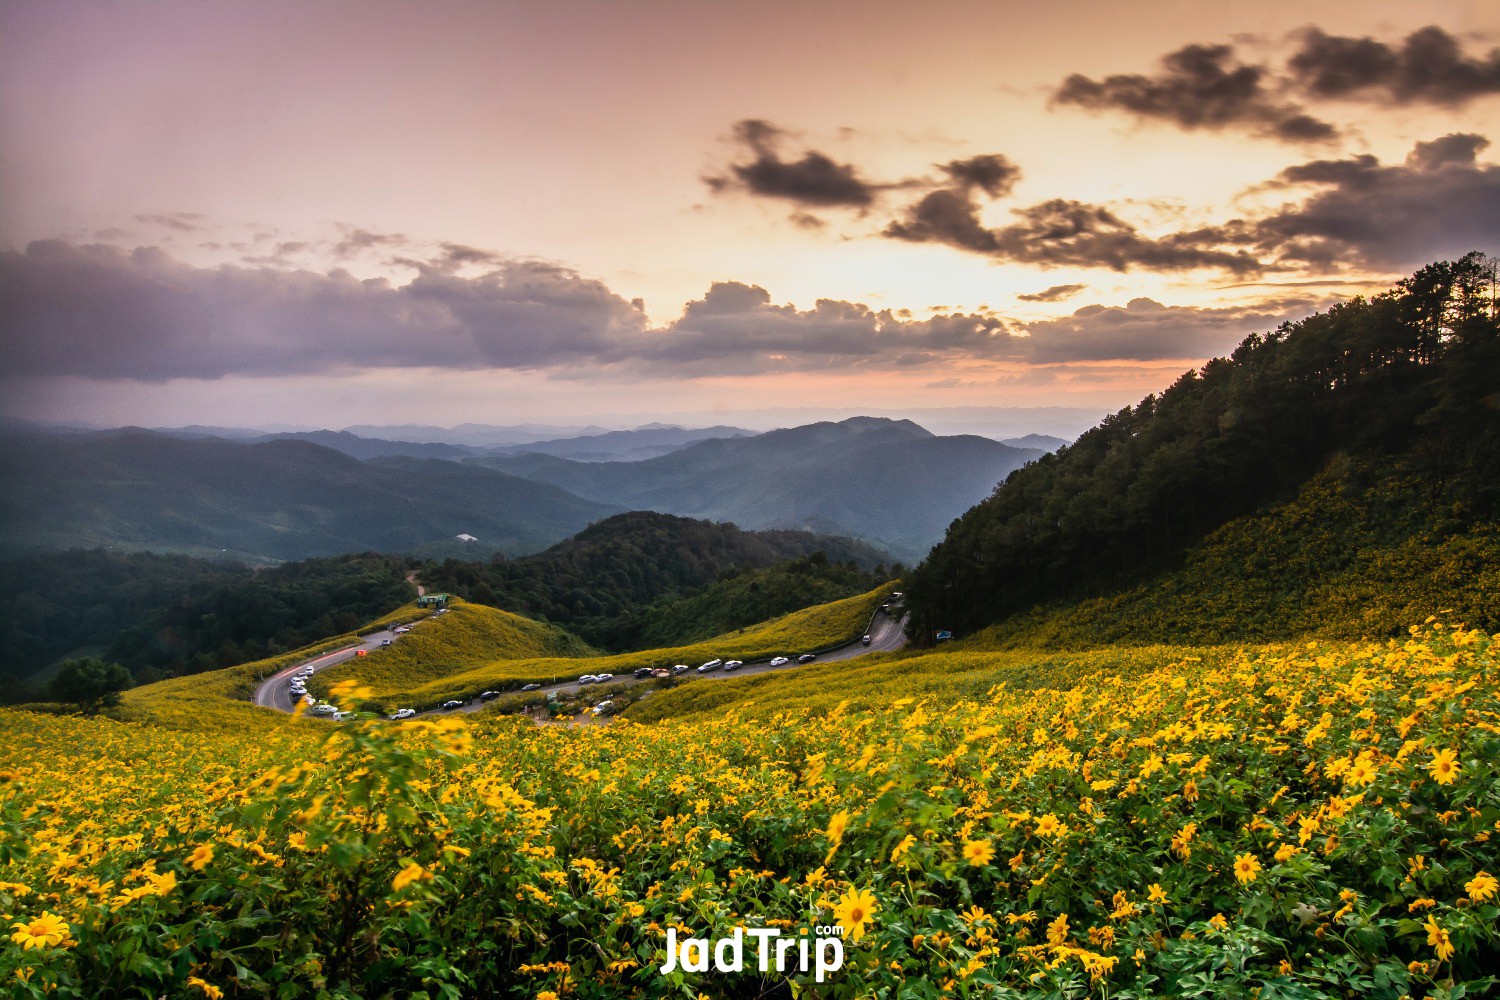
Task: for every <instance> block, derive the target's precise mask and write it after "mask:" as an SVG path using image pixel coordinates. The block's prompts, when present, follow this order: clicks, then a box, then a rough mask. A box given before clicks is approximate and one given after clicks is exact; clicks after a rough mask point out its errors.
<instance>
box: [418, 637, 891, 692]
mask: <svg viewBox="0 0 1500 1000" xmlns="http://www.w3.org/2000/svg"><path fill="white" fill-rule="evenodd" d="M905 623H906V619H905V618H901V619H895V618H891V617H889V616H887V615H885V614H883V613H881V614H877V615H876V616H875V623H874V624H873V625H871V626H870V632H869V635H870V644H869V645H868V646H866V645H865V644H864V643H863V642H862V641H860V640H858V639H856V640H855V641H854V642H851V643H849V644H848V645H846V646H840V647H839V648H838V649H834V650H830V651H829V652H826V653H820V654H819V655H818V658H817V660H815V661H814V662H815V663H832V662H836V661H839V660H852V659H854V658H855V657H856V656H864V655H865V654H866V653H888V652H890V651H891V650H894V649H900V648H901V647H902V646H905V645H906V632H905V631H904V628H903V626H904V625H905ZM690 666H692V667H693V669H692V670H690V671H688V672H687V673H684V674H680V675H678V680H679V681H683V682H686V681H694V680H710V681H712V680H723V679H725V678H729V677H749V676H751V675H754V674H765V673H770V672H771V671H773V670H795V669H797V668H798V667H799V666H812V664H811V663H809V664H800V663H798V662H797V659H796V657H793V658H792V662H791V663H787V664H783V665H782V666H779V667H773V666H771V661H770V660H747V661H745V665H744V666H743V667H740V668H739V669H738V670H729V671H726V670H715V671H713V672H711V673H707V674H700V673H698V669H697V664H690ZM584 672H585V673H587V672H588V671H584ZM654 679H655V678H651V677H644V678H641V679H640V680H637V679H636V678H634V677H632V676H630V675H629V674H624V675H621V676H617V677H615V678H614V679H613V680H610V681H606V682H605V683H604V684H603V685H595V684H579V683H578V682H577V681H576V680H571V681H562V682H560V683H557V684H544V685H542V687H540V688H538V689H537V690H536V691H531V692H528V693H529V694H537V695H542V696H546V695H547V694H549V693H551V692H553V691H556V692H557V693H558V694H559V695H576V694H579V693H581V692H583V691H584V690H585V689H588V688H600V687H612V686H614V685H617V684H638V683H639V684H648V683H650V682H651V681H652V680H654ZM507 693H514V692H507ZM487 704H489V702H484V701H480V700H478V699H477V698H476V699H473V700H471V701H468V702H465V703H464V705H463V706H462V707H460V708H454V709H446V710H445V709H441V708H434V709H429V710H427V711H425V712H418V713H417V714H418V715H419V716H420V715H451V714H452V713H454V712H477V711H479V710H480V709H481V708H484V707H485V706H486V705H487Z"/></svg>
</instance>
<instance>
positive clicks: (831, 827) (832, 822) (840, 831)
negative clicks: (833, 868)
mask: <svg viewBox="0 0 1500 1000" xmlns="http://www.w3.org/2000/svg"><path fill="white" fill-rule="evenodd" d="M848 826H849V812H848V810H846V809H840V810H839V811H838V812H836V813H834V814H833V816H832V817H831V818H829V820H828V829H827V830H825V831H824V835H825V836H826V837H827V838H828V839H829V841H830V844H829V846H828V854H827V855H826V856H825V857H824V858H823V863H824V864H825V865H826V864H828V863H829V862H830V861H832V860H833V856H834V855H835V854H837V853H838V849H839V845H840V844H842V843H843V842H844V830H845V829H846V828H847V827H848Z"/></svg>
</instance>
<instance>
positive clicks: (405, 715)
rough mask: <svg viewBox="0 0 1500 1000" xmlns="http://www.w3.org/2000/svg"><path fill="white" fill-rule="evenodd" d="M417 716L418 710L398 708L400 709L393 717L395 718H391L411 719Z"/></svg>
mask: <svg viewBox="0 0 1500 1000" xmlns="http://www.w3.org/2000/svg"><path fill="white" fill-rule="evenodd" d="M416 714H417V710H416V709H414V708H398V709H396V714H395V715H393V716H391V718H392V719H410V718H411V717H412V716H414V715H416Z"/></svg>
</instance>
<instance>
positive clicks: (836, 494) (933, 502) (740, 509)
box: [468, 417, 1043, 560]
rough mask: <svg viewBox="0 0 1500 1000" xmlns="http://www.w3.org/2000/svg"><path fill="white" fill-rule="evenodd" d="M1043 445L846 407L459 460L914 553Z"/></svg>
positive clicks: (633, 505) (637, 504) (903, 555)
mask: <svg viewBox="0 0 1500 1000" xmlns="http://www.w3.org/2000/svg"><path fill="white" fill-rule="evenodd" d="M1042 454H1043V451H1042V450H1040V449H1025V448H1013V447H1011V446H1009V445H1005V444H1001V443H1000V442H998V441H992V440H990V439H989V438H982V437H977V436H973V435H955V436H951V437H938V436H937V435H934V434H933V433H931V432H930V431H928V430H925V429H924V428H922V427H919V426H918V425H917V424H914V423H912V422H911V421H909V420H890V419H887V418H883V417H852V418H850V419H848V420H843V421H839V422H837V423H830V422H825V423H817V424H808V425H806V426H804V427H794V428H789V429H786V430H776V431H769V432H767V433H765V434H758V435H755V436H753V437H745V438H718V439H713V440H708V441H701V442H699V443H697V444H695V445H691V446H689V447H687V448H682V449H680V450H678V451H674V452H672V453H671V454H668V455H663V456H661V457H659V458H653V459H647V460H645V461H639V462H577V461H570V460H568V459H563V458H558V457H556V456H552V455H537V454H528V455H519V456H515V457H502V456H487V457H483V458H474V459H470V461H469V463H468V464H478V465H484V466H486V467H489V468H493V469H498V470H501V471H504V472H508V473H511V474H512V475H517V476H522V477H525V478H527V479H532V480H536V481H538V482H544V483H550V484H552V485H554V486H559V487H561V488H563V489H565V490H567V491H568V492H570V493H572V494H575V495H576V496H580V497H584V498H585V499H591V500H594V501H596V502H601V503H603V502H608V503H613V504H616V505H619V506H622V507H627V508H630V509H635V510H656V511H661V512H663V513H668V514H678V515H682V516H684V517H697V518H708V519H710V520H716V521H732V522H734V523H735V524H738V525H739V526H740V527H742V528H749V529H752V530H759V529H765V528H800V529H804V530H808V531H815V532H818V533H820V534H829V535H849V536H853V537H857V538H862V539H865V540H866V541H869V542H872V543H874V544H876V545H879V546H881V547H882V548H885V549H886V550H887V551H889V552H891V553H892V554H893V555H895V556H896V557H897V558H900V559H902V560H915V559H918V558H920V557H921V556H922V555H923V554H924V553H925V552H926V551H927V549H928V548H929V547H930V546H931V545H932V544H933V543H935V542H936V541H937V540H938V539H939V538H941V537H942V535H943V531H944V530H945V529H946V528H947V526H948V524H949V522H950V521H952V520H953V519H954V518H955V517H958V516H959V515H960V514H962V513H963V512H964V511H966V510H968V509H969V508H970V507H972V506H973V505H974V504H975V503H976V502H978V501H979V500H981V499H983V498H984V497H986V496H988V495H989V493H990V491H992V490H993V489H994V488H995V484H996V483H998V482H1000V481H1001V480H1003V479H1004V478H1005V477H1006V476H1007V475H1009V474H1010V473H1011V472H1012V471H1014V470H1015V469H1018V468H1020V467H1021V466H1022V465H1025V464H1026V463H1027V462H1028V461H1031V460H1032V459H1035V458H1039V457H1040V456H1041V455H1042ZM605 498H608V499H607V500H606V499H605Z"/></svg>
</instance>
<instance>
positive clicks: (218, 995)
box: [188, 976, 224, 1000]
mask: <svg viewBox="0 0 1500 1000" xmlns="http://www.w3.org/2000/svg"><path fill="white" fill-rule="evenodd" d="M188 985H189V986H196V987H197V988H198V989H199V990H200V991H201V992H202V993H203V995H204V996H206V997H208V1000H224V991H223V990H221V989H219V988H218V987H217V986H215V985H214V984H213V983H208V982H204V981H203V980H202V979H199V978H198V977H197V976H188Z"/></svg>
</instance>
